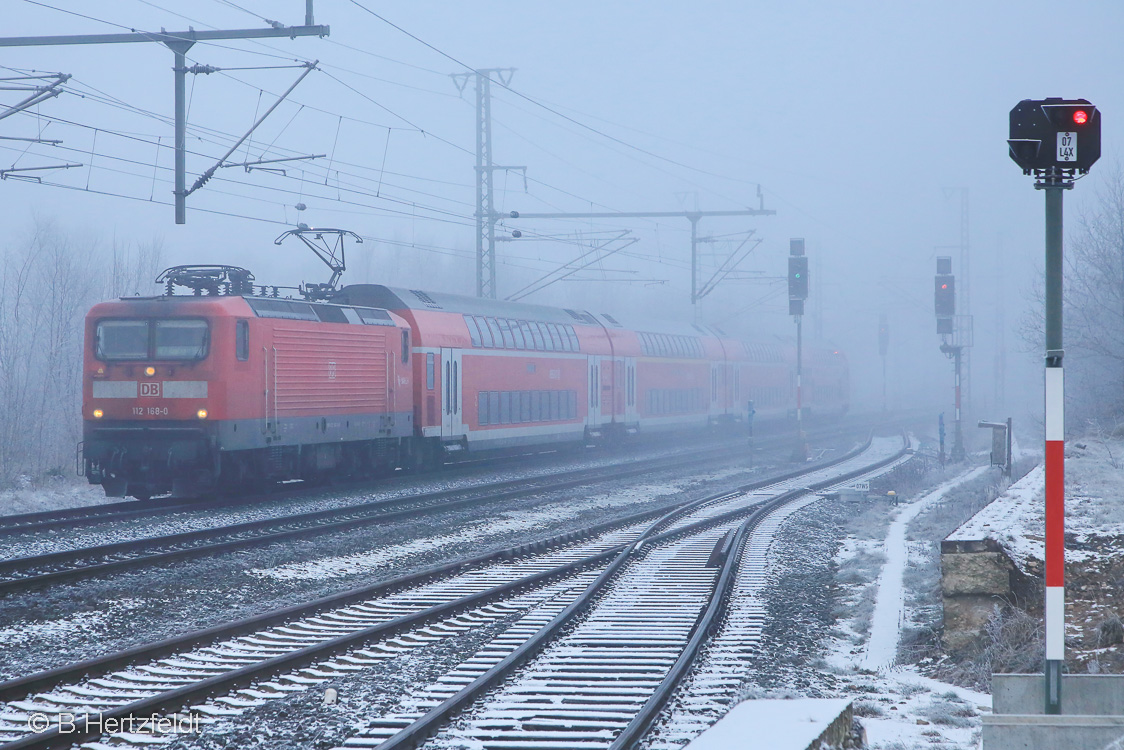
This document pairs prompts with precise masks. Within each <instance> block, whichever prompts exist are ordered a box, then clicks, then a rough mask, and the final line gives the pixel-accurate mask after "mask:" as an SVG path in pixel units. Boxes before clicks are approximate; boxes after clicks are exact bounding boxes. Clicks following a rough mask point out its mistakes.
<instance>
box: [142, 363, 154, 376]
mask: <svg viewBox="0 0 1124 750" xmlns="http://www.w3.org/2000/svg"><path fill="white" fill-rule="evenodd" d="M144 374H145V375H147V376H148V377H150V378H151V377H152V376H153V375H155V374H156V368H155V367H153V366H152V365H149V366H148V367H146V368H144Z"/></svg>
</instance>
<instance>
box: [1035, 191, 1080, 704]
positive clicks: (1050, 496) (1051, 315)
mask: <svg viewBox="0 0 1124 750" xmlns="http://www.w3.org/2000/svg"><path fill="white" fill-rule="evenodd" d="M1035 187H1036V188H1039V189H1041V190H1044V191H1045V192H1046V666H1045V670H1044V673H1045V678H1046V713H1048V714H1060V713H1061V712H1062V704H1061V701H1062V664H1063V662H1064V660H1065V374H1064V370H1063V369H1062V356H1063V350H1062V195H1063V193H1062V191H1063V190H1066V189H1069V188H1072V187H1073V182H1072V181H1071V180H1067V179H1065V178H1064V177H1063V176H1062V175H1060V174H1058V173H1057V172H1056V171H1054V170H1051V173H1050V174H1049V175H1047V176H1046V177H1044V178H1043V179H1042V181H1040V182H1038V183H1036V184H1035Z"/></svg>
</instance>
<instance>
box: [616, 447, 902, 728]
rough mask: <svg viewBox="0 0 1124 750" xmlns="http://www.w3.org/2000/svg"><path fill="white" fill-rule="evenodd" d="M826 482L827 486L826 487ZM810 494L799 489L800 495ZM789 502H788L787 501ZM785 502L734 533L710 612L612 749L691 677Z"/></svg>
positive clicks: (846, 477)
mask: <svg viewBox="0 0 1124 750" xmlns="http://www.w3.org/2000/svg"><path fill="white" fill-rule="evenodd" d="M908 450H909V441H908V439H907V438H905V437H904V436H903V447H902V450H901V451H899V452H898V453H897V454H895V455H893V456H890V457H889V458H887V459H884V460H882V461H879V462H877V463H875V464H872V465H871V466H868V467H865V468H863V469H858V470H856V471H853V472H848V473H847V474H844V475H843V476H842V477H839V478H837V479H833V480H831V481H830V482H825V483H820V485H819V486H818V487H815V489H825V488H826V486H833V485H837V484H839V483H841V482H848V481H850V480H852V479H856V478H858V477H860V476H863V475H864V474H869V473H870V472H872V471H877V470H878V469H881V468H883V467H885V466H888V465H890V464H892V463H893V462H895V461H897V460H899V459H900V458H901V457H902V456H904V455H905V454H906V453H907V452H908ZM825 485H826V486H825ZM803 494H806V493H804V492H800V491H797V492H796V495H803ZM785 502H787V501H785ZM782 505H784V503H783V502H779V503H774V504H772V507H769V508H768V509H766V508H764V507H762V508H761V509H760V512H758V513H755V514H753V515H751V516H750V517H749V518H747V519H746V520H745V521H743V522H742V524H741V525H740V526H739V527H738V530H737V532H736V534H735V536H734V540H733V543H732V544H731V545H730V547H729V548H728V551H727V553H726V558H725V560H723V564H722V572H721V574H720V577H719V580H718V583H717V585H716V586H715V596H714V597H713V598H711V600H710V603H709V604H708V605H707V608H706V611H705V612H703V613H702V615H700V617H699V621H698V622H697V623H696V625H695V629H694V632H693V633H692V634H691V637H690V640H689V641H688V643H687V646H686V648H684V649H683V652H682V653H681V654H680V655H679V658H678V659H676V661H675V664H673V665H672V667H671V669H670V670H669V671H668V674H667V676H666V677H665V678H664V680H663V681H662V682H661V683H660V686H659V687H658V688H656V691H655V692H654V693H653V694H652V696H651V697H650V698H649V699H648V700H647V701H646V702H645V703H644V706H643V707H642V708H641V709H640V711H639V712H638V713H637V714H636V716H635V717H634V718H633V719H632V721H630V722H629V723H628V725H627V726H626V727H625V728H624V729H623V730H621V733H620V735H618V736H617V738H616V739H615V740H614V741H613V743H612V744H611V745H609V750H626V748H631V747H634V746H636V745H637V744H639V742H640V740H641V739H643V737H644V735H645V734H646V733H647V731H648V729H649V727H651V725H652V724H653V723H654V722H655V721H656V719H657V718H659V715H660V712H661V711H662V710H663V707H664V706H665V705H666V704H667V702H668V700H670V699H671V696H672V695H673V694H674V692H675V690H676V689H677V688H678V687H679V685H680V683H681V682H682V681H683V678H684V677H686V676H687V674H688V673H689V671H690V669H691V667H692V666H693V665H694V663H695V660H696V658H697V657H698V653H699V650H700V649H701V648H702V646H703V644H704V643H705V642H706V640H707V639H708V638H709V637H710V634H711V633H712V632H713V631H714V629H715V628H716V627H717V626H718V623H719V621H720V619H721V617H722V615H723V614H724V613H725V610H726V604H727V602H728V601H729V596H730V591H731V590H732V589H733V584H734V579H735V578H736V576H737V571H738V565H739V564H740V560H741V557H742V554H743V553H744V551H745V542H746V540H747V539H748V538H749V535H750V534H751V533H752V532H753V531H754V529H755V528H756V527H757V526H758V525H759V524H760V523H761V522H762V521H764V520H765V518H766V517H767V516H768V515H769V513H771V512H772V511H773V510H775V509H776V508H778V507H780V506H782Z"/></svg>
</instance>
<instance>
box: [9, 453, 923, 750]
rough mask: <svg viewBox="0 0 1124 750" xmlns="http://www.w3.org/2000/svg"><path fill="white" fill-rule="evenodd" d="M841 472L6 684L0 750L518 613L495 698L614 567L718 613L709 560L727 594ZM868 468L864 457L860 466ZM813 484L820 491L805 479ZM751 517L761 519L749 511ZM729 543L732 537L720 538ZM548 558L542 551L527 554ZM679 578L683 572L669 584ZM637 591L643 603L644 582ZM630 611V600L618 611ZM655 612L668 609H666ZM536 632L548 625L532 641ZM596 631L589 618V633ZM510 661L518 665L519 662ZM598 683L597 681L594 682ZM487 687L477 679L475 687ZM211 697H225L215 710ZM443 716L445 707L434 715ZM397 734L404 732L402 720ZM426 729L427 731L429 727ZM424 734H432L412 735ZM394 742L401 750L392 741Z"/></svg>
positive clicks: (204, 707)
mask: <svg viewBox="0 0 1124 750" xmlns="http://www.w3.org/2000/svg"><path fill="white" fill-rule="evenodd" d="M883 452H884V453H885V452H886V451H885V450H883ZM901 459H902V455H901V453H900V452H899V453H897V454H894V455H889V456H887V457H883V458H882V459H881V460H880V461H878V462H876V463H880V464H881V465H885V464H886V463H888V462H892V461H894V460H901ZM848 462H850V465H851V466H855V465H856V462H857V463H863V462H864V459H862V458H861V457H858V456H850V457H849V458H844V459H840V460H837V461H835V462H833V464H834V465H835V468H834V469H833V468H832V467H819V468H816V469H813V470H811V471H807V470H805V471H802V472H797V473H794V474H792V475H790V476H788V477H787V478H784V479H781V480H779V481H778V480H777V479H774V480H769V481H768V482H761V483H757V484H754V485H747V486H745V487H743V488H740V490H739V491H738V492H734V493H725V494H723V495H718V496H714V497H711V498H706V499H704V500H701V501H695V502H693V503H690V504H688V505H686V506H684V507H682V508H680V509H678V510H675V511H672V512H671V513H667V514H665V515H663V516H661V517H659V518H658V519H656V520H655V522H653V520H652V519H653V518H654V517H655V515H656V514H655V512H648V513H644V514H637V515H636V516H633V517H630V518H627V519H622V520H620V521H617V522H614V523H613V524H605V525H602V526H601V527H598V528H596V529H590V530H588V532H587V535H585V536H583V538H581V539H575V535H572V534H570V535H564V536H562V537H555V538H552V539H550V540H544V541H543V542H542V543H540V544H538V545H531V546H526V545H525V546H523V547H520V548H517V549H512V550H505V551H503V552H499V553H495V554H492V555H488V556H484V557H480V558H475V559H473V560H466V561H461V562H459V563H455V564H452V565H447V566H443V567H442V568H439V569H435V570H433V571H427V572H425V573H420V574H416V575H414V576H409V577H405V578H402V579H399V580H397V581H393V582H389V583H388V584H383V585H382V586H376V587H370V588H367V589H362V590H356V591H352V592H346V593H345V594H340V595H335V596H333V597H329V598H326V599H324V600H320V601H318V602H313V603H311V604H309V605H307V606H305V607H294V608H288V609H286V610H281V611H278V612H273V613H267V614H265V615H262V616H259V617H257V618H252V619H251V620H246V621H242V622H240V623H235V624H232V625H230V626H224V627H222V628H212V629H210V630H207V631H201V632H199V633H194V634H188V635H185V636H182V637H180V638H176V639H172V640H171V641H165V642H162V643H158V644H151V645H150V646H145V647H139V648H135V649H131V650H129V651H127V652H122V653H120V654H114V655H109V656H106V657H101V658H99V659H95V660H90V661H87V662H83V663H81V664H76V665H73V666H71V667H67V668H63V669H59V670H52V671H51V672H48V673H42V674H40V675H31V676H29V677H26V678H21V679H18V680H12V681H9V682H7V683H3V684H0V700H5V701H7V703H5V704H3V705H2V706H0V741H3V742H7V743H8V744H5V745H4V746H3V747H4V750H16V749H17V748H31V747H55V746H63V745H69V744H71V743H72V742H75V741H78V740H81V739H83V738H85V737H88V736H91V735H93V734H100V732H98V731H97V729H96V725H91V724H89V723H86V722H84V721H83V720H82V719H76V722H77V723H76V724H75V725H74V727H73V731H71V732H67V733H63V732H60V731H59V729H58V727H55V728H53V729H51V730H48V731H46V732H39V733H36V734H32V733H31V732H30V730H29V726H28V717H30V716H32V715H33V714H34V715H43V716H47V717H51V716H56V717H57V715H58V714H59V712H60V711H61V712H69V713H72V714H76V715H79V716H81V715H82V714H83V713H84V712H91V713H96V715H97V716H98V717H100V718H99V719H98V721H101V722H103V724H102V725H103V726H104V722H105V721H107V720H113V719H115V718H116V719H120V718H124V717H129V716H146V715H148V714H150V713H152V712H156V711H168V710H175V709H177V708H179V707H182V706H185V705H187V706H191V707H192V708H191V711H192V712H193V715H194V716H201V717H204V719H205V720H213V719H214V718H217V717H222V716H224V715H229V714H232V713H238V712H240V711H241V710H244V709H245V708H247V707H250V706H254V705H260V704H261V703H263V702H266V701H268V700H272V699H275V698H278V697H283V696H284V695H287V694H289V693H291V692H294V691H299V690H303V689H307V688H308V687H309V686H311V685H316V684H320V683H322V682H323V681H325V680H328V679H332V678H334V677H338V676H342V675H345V674H347V673H349V672H353V671H355V670H359V669H363V668H365V667H367V666H370V665H372V664H377V663H378V662H380V661H382V660H384V659H387V658H390V657H393V656H395V655H397V654H399V653H401V652H402V651H404V650H407V649H409V648H414V647H417V646H419V645H424V644H426V643H430V642H433V641H434V640H437V639H440V638H445V637H452V636H455V635H456V634H458V633H460V632H463V631H465V630H466V629H469V628H474V627H478V626H479V625H480V624H487V623H496V622H498V621H500V620H503V619H505V618H511V617H514V616H515V615H518V614H520V613H525V614H524V615H523V618H524V619H523V620H521V621H520V622H517V623H516V625H514V626H513V629H512V628H509V629H508V631H507V633H505V635H504V638H507V641H506V644H507V645H510V646H511V648H510V649H508V651H509V653H508V654H507V655H506V656H505V655H504V648H505V646H504V645H500V646H495V645H493V646H492V647H490V648H491V650H486V655H485V656H482V657H481V660H480V661H479V663H477V664H476V667H475V668H476V669H479V668H485V671H486V673H487V674H488V675H491V676H490V677H488V678H487V680H486V681H489V680H490V682H489V685H491V683H492V682H495V681H498V680H500V679H505V678H506V673H504V674H503V675H500V676H497V674H499V673H497V672H496V671H495V670H496V668H497V667H499V666H504V665H507V666H508V667H510V665H511V664H515V663H520V662H521V661H522V659H523V658H527V657H529V656H530V654H531V653H533V652H534V650H535V649H537V648H538V647H539V646H540V645H541V644H542V643H543V642H544V641H545V640H549V639H550V638H553V637H554V636H555V635H556V634H557V633H558V632H559V631H560V630H561V628H562V627H563V625H564V624H565V623H567V622H568V621H569V618H571V617H572V616H573V615H575V614H576V613H578V612H582V611H584V610H585V609H586V608H588V606H589V604H590V601H591V600H592V599H593V598H595V595H596V594H597V592H599V591H600V590H601V589H602V588H604V587H605V586H606V584H607V583H608V581H610V580H612V579H614V578H619V579H620V580H626V581H627V580H632V581H635V582H640V581H641V579H642V577H643V575H642V574H641V573H634V572H631V571H626V573H627V574H622V575H620V576H617V573H618V571H619V570H620V569H621V568H622V567H625V566H632V563H633V562H634V561H640V562H642V563H643V562H644V561H648V562H647V563H644V564H652V561H655V562H656V563H658V565H659V566H662V567H658V570H662V571H663V575H676V576H685V578H682V579H681V580H680V579H677V580H676V581H675V583H676V584H682V586H681V587H680V588H676V589H673V590H675V591H678V592H680V593H681V597H680V598H682V599H683V600H684V602H687V601H688V600H689V601H690V604H689V605H687V609H685V610H684V612H689V610H690V608H691V606H694V607H695V608H696V609H697V606H698V605H699V604H700V602H702V600H703V599H707V598H709V601H710V602H711V603H710V604H707V605H706V607H707V611H708V612H709V611H712V610H713V611H714V612H717V611H718V610H720V597H719V598H715V597H708V595H705V594H704V589H705V588H706V585H704V584H705V583H706V580H707V578H708V577H709V578H714V577H715V573H714V571H713V570H711V569H710V568H709V567H708V566H709V565H710V564H711V562H713V561H714V560H715V559H717V558H715V555H716V554H718V555H719V557H721V558H722V559H723V562H722V572H721V573H720V574H718V580H719V581H720V584H719V587H718V590H722V591H724V590H726V589H727V588H728V582H729V581H730V580H732V575H733V573H732V571H733V569H734V567H736V566H733V563H732V560H734V559H735V558H737V557H738V555H737V546H736V545H737V544H740V542H739V541H738V540H739V539H740V538H744V535H745V533H746V529H747V528H748V525H747V524H746V523H744V522H743V521H742V520H741V517H742V516H744V515H745V514H746V513H753V517H758V516H761V515H762V513H763V512H764V511H763V510H761V509H766V508H770V507H772V506H775V505H778V504H780V503H782V502H783V499H784V498H788V499H790V500H791V499H792V497H790V496H796V495H801V496H802V495H805V494H807V490H805V489H804V485H805V484H808V483H810V482H815V483H814V484H813V486H818V485H821V484H822V485H825V486H826V484H830V483H831V481H838V476H839V475H840V474H844V475H846V474H847V468H848V465H849V464H848ZM870 462H871V461H870V458H869V455H868V457H867V458H866V459H865V463H866V464H870ZM870 470H871V468H870V466H869V465H864V466H862V467H859V468H857V469H851V473H852V474H854V473H855V471H870ZM824 472H829V473H831V474H834V477H835V478H834V479H825V478H823V477H825V476H827V475H825V474H824ZM817 473H819V476H820V479H819V480H816V479H815V477H816V476H817ZM769 485H771V487H769ZM793 487H796V489H793ZM767 498H771V499H768V500H767ZM754 508H757V509H759V510H758V511H754V510H753V509H754ZM735 529H737V531H736V532H735V534H736V535H735V536H723V535H725V534H727V533H728V532H734V530H735ZM719 538H722V539H726V540H727V542H728V543H726V546H725V548H724V549H725V551H726V554H725V555H721V554H720V553H721V551H722V549H723V547H722V545H717V548H718V551H717V552H716V549H715V548H716V545H715V544H714V542H715V540H716V539H719ZM544 547H549V548H550V549H547V551H536V550H537V549H540V548H544ZM680 569H681V572H676V571H679V570H680ZM707 571H709V572H707ZM636 576H641V577H640V578H637V577H636ZM722 581H725V582H726V583H721V582H722ZM638 585H641V584H639V583H636V584H634V585H633V590H634V591H635V590H637V589H636V586H638ZM641 587H642V588H645V587H644V586H641ZM712 588H713V587H712ZM646 589H647V590H649V591H651V585H650V580H649V583H648V584H647V586H646ZM619 596H620V595H618V598H619ZM626 599H628V597H627V596H625V597H624V599H621V600H620V601H622V602H623V601H625V600H626ZM611 600H612V595H606V596H604V597H602V598H601V600H600V602H599V604H598V605H597V607H598V610H601V609H603V607H602V605H604V604H605V602H609V601H611ZM648 604H649V605H651V606H649V608H648V609H649V612H650V611H651V607H652V606H657V603H656V602H655V600H651V601H650V602H649V603H648ZM658 606H666V603H665V604H664V605H658ZM610 609H612V607H610ZM626 609H627V608H624V609H622V608H619V607H618V610H619V611H620V612H621V613H622V614H621V616H622V617H625V618H626V619H625V620H622V621H621V622H629V623H632V624H633V625H634V626H635V627H640V624H641V621H642V620H644V619H645V618H644V617H640V618H637V617H636V616H635V613H633V614H628V613H627V612H626ZM692 617H694V618H695V619H697V612H696V614H695V615H693V616H691V615H690V614H683V613H679V614H677V615H676V616H675V617H674V618H672V620H674V623H673V622H672V620H667V621H665V622H664V625H665V627H664V628H662V630H663V633H662V634H660V633H653V634H650V635H651V638H655V639H657V640H660V639H662V640H661V643H662V646H661V648H662V647H666V649H665V652H664V656H663V657H661V658H662V661H661V663H663V662H666V661H667V654H668V653H670V651H669V649H670V650H674V649H673V647H672V645H671V644H670V642H669V640H668V639H669V638H670V634H671V632H672V628H671V627H670V625H671V624H674V625H675V629H674V632H675V633H676V635H677V636H679V637H681V636H682V635H683V634H685V633H687V632H688V631H691V630H692V626H691V625H690V623H689V622H688V621H690V620H692ZM526 618H531V619H526ZM536 618H537V619H536ZM544 618H546V619H548V620H549V622H548V623H547V624H546V626H545V627H541V625H542V623H543V621H544ZM594 619H596V618H593V617H592V616H591V617H587V618H586V620H585V623H586V624H588V623H590V622H593V621H594ZM590 627H593V628H594V629H593V630H591V631H587V632H586V635H585V636H581V637H587V638H591V639H592V642H597V641H598V640H599V638H601V639H603V637H604V636H605V634H607V633H608V634H611V633H612V632H613V631H614V629H619V627H618V626H617V625H612V624H611V623H610V625H608V626H607V629H606V627H600V629H598V628H597V627H594V626H590ZM579 630H580V628H579ZM706 630H707V628H704V627H701V626H697V625H696V626H694V627H693V634H692V635H690V636H689V640H692V641H696V642H701V638H702V637H703V636H705V632H706ZM575 632H577V631H575ZM590 633H593V635H590ZM598 633H600V634H601V635H600V636H598V635H597V634H598ZM524 636H527V637H524ZM633 637H634V638H635V639H636V640H637V642H640V641H645V642H646V643H647V645H651V643H649V642H648V641H650V638H649V637H648V636H645V635H641V634H639V633H637V634H634V636H633ZM520 640H522V641H523V642H522V643H521V644H520V643H518V641H520ZM593 645H594V647H596V645H597V644H596V643H594V644H593ZM601 645H605V644H601ZM696 648H697V645H696ZM680 652H681V653H680V656H679V657H678V660H676V661H675V662H674V664H673V665H672V671H675V667H676V666H678V665H680V662H682V663H683V665H688V664H689V663H690V660H689V659H686V657H685V654H686V653H687V652H686V651H685V650H683V649H680ZM517 655H521V656H520V657H519V658H516V656H517ZM591 658H592V657H591ZM497 659H498V661H497ZM489 661H491V662H495V666H491V667H489V666H488V663H489ZM654 663H655V662H653V664H654ZM308 665H313V666H308ZM596 666H597V665H596V664H595V663H590V664H586V665H584V666H582V670H584V673H586V674H593V675H596V674H598V670H597V669H594V667H596ZM601 666H602V667H606V666H609V665H606V664H602V665H601ZM682 668H685V666H684V667H682ZM682 668H681V669H680V671H682ZM114 670H119V671H114ZM642 671H644V670H639V671H638V674H639V672H642ZM648 671H652V670H648ZM655 671H658V670H655ZM664 671H667V670H666V669H665V670H664ZM603 672H604V670H601V673H602V676H604V675H603ZM278 675H280V676H278ZM470 676H471V675H470V674H467V673H466V674H459V675H454V678H453V679H452V682H451V684H452V685H453V686H454V690H453V692H454V693H456V695H455V696H454V698H456V697H458V696H461V693H463V692H464V691H460V692H458V689H459V687H460V684H462V683H463V682H464V680H465V679H467V678H469V677H470ZM483 679H485V678H483V677H481V678H476V679H475V680H474V681H473V685H475V684H476V683H479V682H481V680H483ZM638 679H639V677H638ZM594 681H596V680H594ZM469 687H472V685H470V686H469ZM633 687H637V686H633ZM466 689H467V688H466ZM40 691H45V692H40ZM233 691H237V692H233ZM626 692H628V691H626ZM633 692H636V691H633ZM641 692H642V691H641ZM215 695H221V696H222V697H219V698H213V696H215ZM475 697H476V696H475V695H473V696H471V697H470V698H467V699H466V698H463V697H460V700H461V701H462V703H463V702H464V701H465V700H468V701H469V702H471V700H475ZM618 697H619V696H618ZM212 698H213V699H212ZM450 700H453V699H450ZM446 703H448V701H446V702H445V703H442V704H441V705H443V706H444V705H445V704H446ZM661 705H662V704H661ZM618 713H619V712H618ZM426 716H430V714H426ZM648 720H650V719H648ZM398 721H399V723H401V721H402V718H401V717H399V720H398ZM423 721H426V719H425V718H424V717H423V718H422V719H419V720H418V721H415V722H413V723H411V724H410V727H414V725H416V724H418V723H419V722H423ZM428 721H429V722H430V723H431V724H432V722H433V721H435V720H434V719H428ZM646 721H647V720H646ZM430 729H432V726H430V727H428V728H423V729H422V730H421V731H423V732H428V731H429V730H430ZM399 735H401V736H403V737H416V736H417V733H416V731H414V732H413V733H411V730H410V728H409V727H407V728H406V729H405V730H403V731H402V732H399V734H398V735H395V737H398V736H399ZM119 739H127V738H119ZM373 739H375V737H374V736H373V735H369V736H368V742H370V741H371V740H373ZM357 741H359V740H357ZM379 741H380V742H381V741H382V740H381V739H380V740H379ZM391 741H392V742H397V743H398V744H399V745H400V744H401V743H402V742H403V740H401V739H399V740H393V739H392V740H391ZM393 746H398V745H393Z"/></svg>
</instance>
